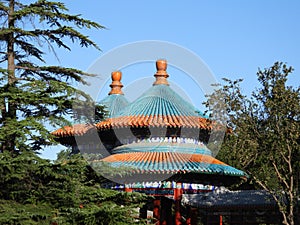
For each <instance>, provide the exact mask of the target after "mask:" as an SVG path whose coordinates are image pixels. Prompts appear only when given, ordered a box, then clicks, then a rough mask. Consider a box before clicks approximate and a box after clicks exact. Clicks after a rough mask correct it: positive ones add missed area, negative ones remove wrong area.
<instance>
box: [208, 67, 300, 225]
mask: <svg viewBox="0 0 300 225" xmlns="http://www.w3.org/2000/svg"><path fill="white" fill-rule="evenodd" d="M292 71H293V68H292V67H288V66H287V65H285V64H283V63H281V62H276V63H275V64H274V65H273V66H271V67H270V68H267V69H264V70H261V69H259V71H258V73H257V78H258V81H259V83H260V85H261V86H260V87H259V88H258V89H256V90H255V91H253V92H252V95H251V97H250V98H249V97H247V96H246V95H244V94H243V93H242V90H241V87H240V82H241V80H237V81H230V80H228V79H224V81H225V82H226V83H225V85H223V86H221V87H220V89H218V90H216V91H215V92H214V93H213V94H212V95H210V96H209V98H208V101H207V102H206V105H207V106H208V107H209V109H210V110H211V111H212V112H213V111H214V110H216V111H217V112H218V113H216V114H215V115H217V116H218V117H219V118H215V119H220V117H221V120H222V121H227V122H228V125H229V126H230V127H231V128H232V129H233V133H232V134H228V135H226V137H225V141H224V143H223V145H222V149H221V151H220V153H219V154H218V158H220V159H221V160H223V161H225V162H227V163H229V164H230V165H233V166H236V167H238V168H240V169H243V170H244V171H246V172H247V173H248V174H249V175H250V176H251V178H250V181H249V183H248V184H250V185H254V186H256V187H258V188H263V189H265V190H267V191H270V192H271V193H272V194H273V196H274V199H275V200H276V202H277V203H278V206H279V210H280V212H281V213H282V216H283V224H291V225H292V224H295V218H294V217H295V206H296V205H297V197H298V196H299V192H298V191H299V189H298V188H299V171H300V166H299V162H300V161H299V159H300V157H299V156H300V88H299V87H292V86H288V85H287V80H288V76H289V74H290V73H291V72H292ZM220 99H222V101H220ZM224 100H225V101H224ZM220 102H222V103H220ZM220 106H222V107H220ZM220 115H221V116H220Z"/></svg>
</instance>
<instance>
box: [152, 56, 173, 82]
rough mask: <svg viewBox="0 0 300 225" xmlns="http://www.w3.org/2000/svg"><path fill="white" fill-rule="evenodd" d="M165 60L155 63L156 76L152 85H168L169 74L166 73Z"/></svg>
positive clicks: (166, 64)
mask: <svg viewBox="0 0 300 225" xmlns="http://www.w3.org/2000/svg"><path fill="white" fill-rule="evenodd" d="M167 66H168V63H167V60H165V59H159V60H157V61H156V69H157V71H156V74H154V76H155V78H156V81H155V82H154V83H153V85H159V84H164V85H169V82H168V80H167V78H168V77H169V74H168V73H167V71H166V70H167Z"/></svg>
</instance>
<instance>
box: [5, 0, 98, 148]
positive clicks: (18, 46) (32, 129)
mask: <svg viewBox="0 0 300 225" xmlns="http://www.w3.org/2000/svg"><path fill="white" fill-rule="evenodd" d="M0 21H1V30H0V42H1V45H0V57H1V58H0V74H1V75H0V101H1V103H0V127H1V130H0V151H2V152H4V151H10V152H14V151H28V150H33V151H36V150H39V149H41V148H42V147H43V146H45V145H49V144H51V143H52V142H53V140H52V138H51V135H50V134H49V132H48V130H47V127H46V126H45V123H46V124H48V125H52V126H55V125H56V126H59V127H60V126H62V125H64V124H66V123H67V120H66V119H65V116H66V115H68V114H71V113H72V103H73V101H74V100H75V95H77V96H82V97H83V98H81V99H85V100H86V101H91V100H90V98H89V96H86V95H85V94H84V93H82V92H80V91H79V90H76V89H75V88H74V86H72V84H74V83H78V82H79V83H85V82H84V79H83V77H84V76H85V75H88V74H86V73H85V72H83V71H81V70H78V69H74V68H65V67H62V66H55V65H54V66H51V65H48V64H47V63H46V61H45V58H46V53H47V51H46V50H45V49H50V50H51V51H52V53H54V55H56V54H55V51H54V50H55V48H62V49H65V50H67V51H70V50H71V48H70V46H69V44H74V43H75V44H79V45H80V46H81V47H89V46H91V47H94V48H96V49H99V47H98V46H97V44H96V43H95V42H93V41H92V40H90V38H89V37H88V36H85V35H83V34H82V33H80V32H79V31H78V30H79V29H82V28H86V29H92V28H95V29H103V28H104V27H103V26H101V25H100V24H98V23H96V22H93V21H90V20H87V19H84V18H82V17H81V16H80V15H71V14H68V9H67V8H66V6H65V5H64V4H63V3H60V2H52V1H47V0H38V1H34V2H32V3H27V4H23V3H22V1H18V0H6V1H1V2H0Z"/></svg>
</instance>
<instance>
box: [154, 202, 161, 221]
mask: <svg viewBox="0 0 300 225" xmlns="http://www.w3.org/2000/svg"><path fill="white" fill-rule="evenodd" d="M153 217H154V218H155V219H157V223H155V224H157V225H160V199H159V198H156V199H154V201H153Z"/></svg>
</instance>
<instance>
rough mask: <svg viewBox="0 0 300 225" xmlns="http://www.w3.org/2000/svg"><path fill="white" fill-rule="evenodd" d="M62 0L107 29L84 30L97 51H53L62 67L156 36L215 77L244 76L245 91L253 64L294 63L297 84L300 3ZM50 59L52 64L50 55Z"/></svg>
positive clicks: (252, 80)
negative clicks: (177, 47) (195, 58)
mask: <svg viewBox="0 0 300 225" xmlns="http://www.w3.org/2000/svg"><path fill="white" fill-rule="evenodd" d="M63 2H65V4H66V6H67V7H68V8H69V9H70V12H71V13H74V14H82V16H83V17H85V18H88V19H91V20H94V21H96V22H99V23H100V24H102V25H104V26H105V27H106V28H107V29H106V30H92V31H87V32H86V34H88V35H89V36H90V37H91V38H92V39H93V40H94V41H95V42H96V43H97V44H98V45H99V46H100V48H101V49H102V52H98V51H96V50H93V49H81V48H79V47H78V48H77V47H75V48H74V49H73V51H72V52H70V53H64V52H60V51H58V54H59V58H60V64H61V65H63V66H72V67H76V68H79V69H82V70H87V69H88V67H89V66H90V65H91V64H92V63H93V62H94V61H95V60H96V59H97V58H98V57H100V56H101V55H103V54H105V53H106V52H108V51H109V50H111V49H113V48H115V47H118V46H120V45H123V44H126V43H129V42H135V41H142V40H161V41H168V42H172V43H175V44H178V45H180V46H183V47H185V48H187V49H189V50H191V51H193V52H194V53H196V54H197V55H198V56H199V57H201V59H202V60H203V61H204V62H205V63H206V64H207V65H208V66H209V68H210V69H211V71H212V72H213V74H214V75H215V77H216V78H217V80H219V81H220V80H221V78H222V77H227V78H231V79H237V78H243V79H244V82H243V86H242V88H243V89H244V91H245V92H246V93H250V92H251V91H252V90H254V88H255V87H257V85H258V84H257V81H256V72H257V69H258V67H260V68H265V67H269V66H271V65H272V64H273V63H274V62H275V61H283V62H286V63H288V65H291V66H293V67H294V68H295V72H294V74H293V75H292V76H291V79H290V81H289V82H290V83H291V84H293V85H295V86H299V85H300V77H299V75H300V72H299V71H300V24H299V21H300V1H297V0H294V1H279V0H264V1H261V0H260V1H259V0H251V1H250V0H249V1H240V0H227V1H221V0H220V1H217V0H212V1H197V0H194V1H157V0H152V1H137V0H136V1H121V0H119V1H116V0H111V1H99V0H88V1H79V0H65V1H63ZM50 62H53V63H57V62H55V61H54V60H53V61H51V59H50ZM149 72H150V73H151V72H155V71H154V69H153V70H152V71H147V73H149ZM170 75H171V76H172V74H170ZM124 76H125V75H124ZM170 79H171V77H170ZM124 85H126V84H124ZM99 86H100V85H99ZM54 152H55V151H54V150H53V149H52V150H51V149H50V151H49V150H47V151H45V152H44V154H43V156H45V157H50V158H53V157H55V154H56V153H54Z"/></svg>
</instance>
